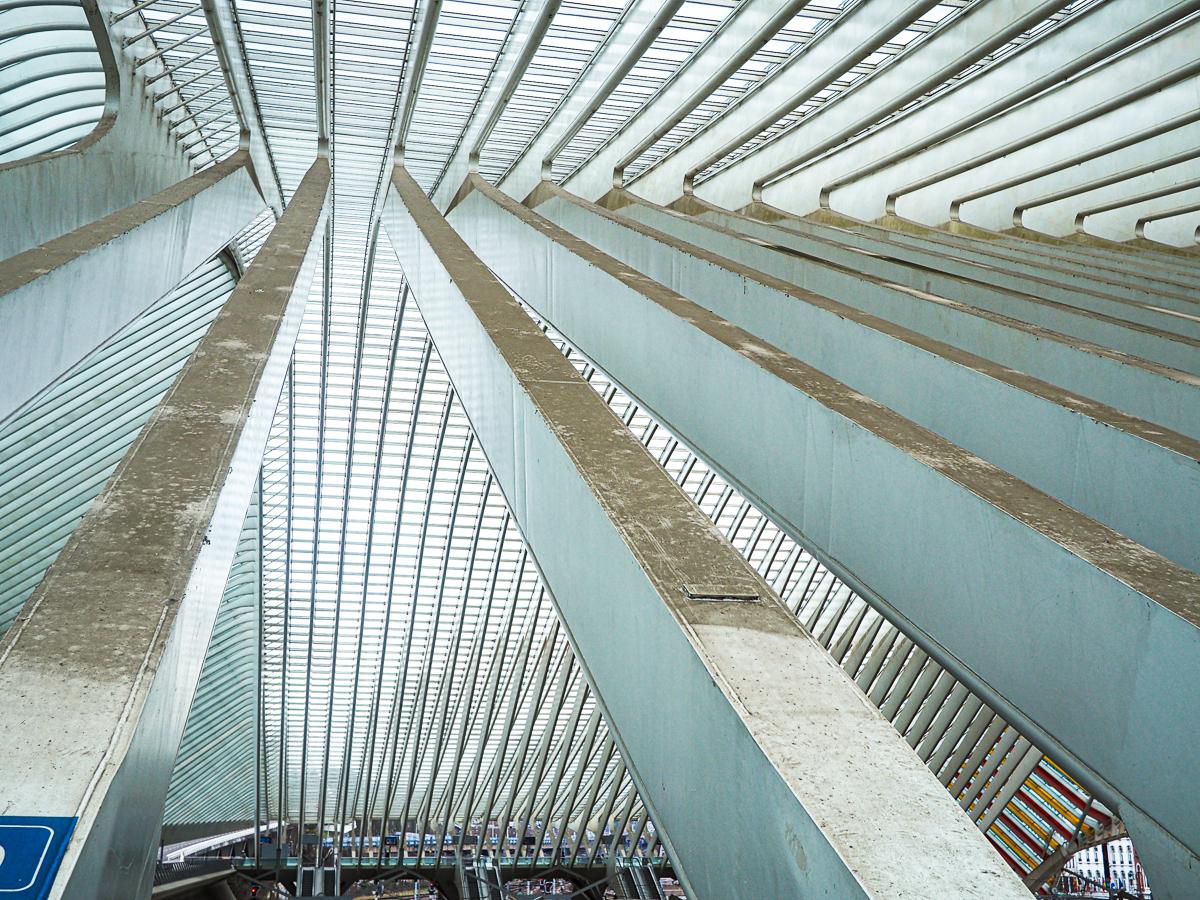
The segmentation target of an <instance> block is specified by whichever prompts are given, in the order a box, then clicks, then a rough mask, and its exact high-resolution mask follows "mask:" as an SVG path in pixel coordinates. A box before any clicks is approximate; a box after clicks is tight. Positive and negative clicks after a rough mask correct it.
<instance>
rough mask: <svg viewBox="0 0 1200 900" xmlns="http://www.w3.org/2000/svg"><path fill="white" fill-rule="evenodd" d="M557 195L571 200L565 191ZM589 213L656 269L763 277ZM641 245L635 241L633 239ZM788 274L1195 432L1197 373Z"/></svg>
mask: <svg viewBox="0 0 1200 900" xmlns="http://www.w3.org/2000/svg"><path fill="white" fill-rule="evenodd" d="M560 196H562V197H563V198H565V199H568V200H571V199H572V195H569V194H565V193H564V194H561V195H560ZM573 202H575V204H576V205H577V206H580V205H581V204H586V203H587V201H585V200H582V199H580V198H574V199H573ZM581 208H583V207H582V206H581ZM588 208H590V209H591V210H597V209H598V208H597V207H596V206H595V205H594V204H589V205H588ZM598 215H600V216H602V217H604V218H606V219H607V220H608V221H610V222H614V223H620V225H623V226H624V228H623V230H624V231H625V232H626V233H628V232H633V233H634V234H636V235H638V236H640V237H641V238H643V239H645V238H649V240H650V241H651V242H654V243H655V244H657V245H659V247H660V249H661V250H662V251H663V254H661V255H655V254H653V253H650V252H648V251H645V250H643V251H642V253H641V257H640V258H642V259H644V260H645V262H646V264H649V265H655V264H657V263H659V262H661V261H662V260H663V259H665V258H684V259H695V258H697V257H698V256H705V255H706V256H707V257H708V259H709V261H711V262H712V263H713V264H714V266H715V267H716V268H717V269H723V270H726V271H731V272H739V273H740V274H742V275H744V276H745V277H746V279H747V281H748V282H751V283H765V282H766V281H767V280H768V279H767V278H764V277H763V273H762V272H755V271H754V270H753V269H751V268H750V267H749V266H746V265H740V263H739V261H738V260H733V259H730V258H729V257H728V256H719V255H717V254H713V253H710V252H707V251H699V249H698V248H696V247H695V246H694V245H691V244H689V243H688V242H687V241H681V240H678V239H676V238H673V237H671V236H669V235H666V234H663V233H662V232H661V231H659V230H657V229H655V228H652V227H650V226H647V225H645V224H643V223H641V222H638V221H636V219H635V218H630V217H619V216H614V215H612V214H611V213H607V212H605V211H600V212H599V213H598ZM568 230H571V229H570V228H568ZM612 241H613V243H612V245H611V246H609V247H608V249H606V251H605V252H608V253H611V254H612V255H614V256H618V257H620V256H621V255H622V253H623V252H631V253H636V252H638V249H639V245H638V241H637V240H636V238H634V235H628V236H626V237H621V236H617V237H614V238H612ZM645 243H647V242H646V241H644V240H643V241H642V244H643V245H644V244H645ZM664 245H665V246H664ZM618 247H619V248H620V250H618V249H617V248H618ZM672 251H674V257H673V256H672ZM626 262H628V260H626ZM764 265H766V264H764ZM767 268H768V270H769V268H770V267H769V266H768V267H767ZM662 271H663V272H664V273H667V274H666V275H654V274H651V273H649V272H648V273H647V274H650V277H652V278H655V279H656V280H659V281H662V282H663V283H667V284H669V283H670V279H671V278H672V277H675V276H676V275H678V274H679V273H678V272H677V271H676V270H674V269H670V268H666V267H664V268H663V269H662ZM787 272H788V277H789V279H790V281H791V282H792V283H793V284H795V285H796V286H798V287H800V288H801V289H802V290H804V291H808V292H811V293H814V294H817V295H821V296H824V297H830V298H836V300H837V301H838V302H839V303H840V304H841V305H842V306H843V307H849V308H851V309H857V310H859V311H861V312H863V313H866V314H868V315H872V316H876V317H878V318H880V319H883V320H886V321H887V322H889V323H891V324H894V325H896V326H899V327H902V328H905V329H908V330H910V331H915V332H918V333H920V334H923V335H925V336H927V337H929V338H931V339H933V340H936V341H940V342H942V343H945V344H949V345H952V346H954V347H957V348H959V349H961V350H963V351H966V352H967V353H971V354H974V355H976V356H980V357H984V358H986V359H990V360H992V361H993V362H996V363H998V364H1000V365H1002V366H1007V367H1009V368H1012V369H1015V370H1017V371H1020V372H1024V373H1026V374H1028V375H1030V376H1032V377H1034V378H1039V379H1041V380H1044V381H1047V382H1050V383H1052V384H1056V385H1058V386H1060V387H1062V388H1064V389H1065V390H1068V391H1072V392H1074V393H1077V394H1080V395H1082V396H1085V397H1089V398H1091V399H1093V400H1095V401H1098V402H1100V403H1104V404H1107V405H1109V406H1113V407H1115V408H1117V409H1120V410H1121V411H1123V412H1125V413H1127V414H1129V415H1131V416H1134V417H1137V418H1140V419H1143V420H1145V421H1147V422H1153V423H1155V424H1157V425H1160V426H1165V427H1167V428H1169V429H1172V430H1174V431H1178V432H1181V433H1183V434H1186V435H1189V436H1190V437H1193V438H1200V375H1196V374H1193V373H1191V372H1185V371H1182V370H1180V369H1176V368H1172V367H1170V366H1166V365H1163V364H1161V363H1158V362H1153V361H1151V360H1147V359H1144V358H1142V357H1137V356H1132V355H1130V354H1129V353H1125V352H1121V351H1119V350H1114V349H1111V348H1110V347H1107V346H1104V345H1101V344H1099V343H1096V342H1094V341H1088V340H1084V339H1081V338H1076V337H1072V336H1071V335H1068V334H1064V333H1063V332H1061V331H1057V330H1052V329H1050V328H1048V327H1046V326H1044V325H1031V324H1028V323H1026V322H1023V321H1021V320H1019V319H1016V318H1013V317H1012V316H1011V315H1005V314H1001V313H998V312H994V311H992V310H989V309H983V308H980V307H978V306H975V305H971V304H967V303H963V302H961V301H956V300H953V299H951V298H948V297H945V296H942V295H937V294H934V293H932V292H930V291H929V290H928V289H926V288H909V287H906V286H904V285H902V284H899V283H897V282H893V281H888V280H887V279H882V278H873V277H871V276H868V275H866V274H864V273H862V272H859V271H855V270H854V269H851V268H848V267H840V266H833V265H828V264H825V263H822V262H820V261H817V260H812V259H810V260H807V261H804V263H803V264H798V263H793V264H791V265H789V266H787ZM777 275H778V273H771V274H770V276H769V277H770V278H775V280H776V286H777V287H778V288H779V289H782V290H786V287H787V285H786V284H783V285H781V284H778V278H777ZM697 299H699V298H697ZM730 299H732V298H730Z"/></svg>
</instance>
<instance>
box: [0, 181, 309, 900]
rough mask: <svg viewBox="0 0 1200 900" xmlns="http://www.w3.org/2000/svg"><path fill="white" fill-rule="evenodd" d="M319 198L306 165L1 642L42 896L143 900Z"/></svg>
mask: <svg viewBox="0 0 1200 900" xmlns="http://www.w3.org/2000/svg"><path fill="white" fill-rule="evenodd" d="M328 188H329V167H328V164H327V162H326V161H325V160H324V159H318V160H317V162H316V163H314V164H313V167H312V168H311V169H310V170H309V172H308V174H307V175H306V176H305V178H304V181H303V182H302V183H301V185H300V188H299V189H298V191H297V193H296V196H295V197H294V198H293V200H292V203H291V204H290V205H289V206H288V208H287V210H286V211H285V212H284V215H283V217H282V219H281V220H280V222H279V224H278V225H277V226H276V228H275V230H274V231H273V232H272V233H271V236H270V238H268V240H267V243H266V245H265V246H264V247H263V249H262V251H261V252H260V253H259V254H258V256H257V258H256V259H255V261H254V263H253V264H252V265H251V267H250V268H249V270H248V271H247V272H246V274H245V276H244V277H243V278H242V280H241V281H240V282H239V284H238V287H237V288H236V289H235V290H234V292H233V293H232V294H231V296H230V298H229V300H228V301H227V302H226V304H225V307H224V309H222V311H221V313H220V315H219V316H218V317H217V319H216V321H215V322H214V323H213V325H212V327H211V328H210V329H209V331H208V333H207V334H206V335H205V337H204V339H203V340H202V341H201V342H200V344H199V346H198V347H197V349H196V351H195V353H193V354H192V357H191V359H190V360H189V361H188V362H187V364H186V365H185V366H184V368H183V371H182V372H181V374H180V375H179V378H178V380H177V381H176V383H175V384H174V386H173V387H172V388H171V390H170V392H169V393H168V394H167V396H166V398H165V399H164V400H163V402H162V403H161V404H160V405H159V407H158V409H157V410H156V412H155V414H154V416H153V417H152V419H151V420H150V422H149V423H148V424H147V425H146V427H145V429H144V430H143V431H142V433H141V435H140V436H139V437H138V440H137V442H136V443H135V444H134V445H133V447H132V448H131V449H130V450H129V452H128V454H127V455H126V457H125V459H124V460H123V461H122V463H121V465H120V467H119V468H118V470H117V472H116V474H114V476H113V478H112V479H111V480H110V482H109V483H108V485H107V486H106V487H105V489H104V492H103V493H102V494H101V495H100V497H99V498H98V499H97V501H96V503H95V505H94V506H93V507H92V509H91V510H90V512H89V513H88V514H87V515H86V516H85V517H84V519H83V521H82V523H81V524H80V525H79V527H78V528H77V529H76V531H75V533H74V534H73V535H72V537H71V540H70V541H69V543H68V544H67V546H66V548H65V549H64V550H63V552H62V554H61V555H60V556H59V557H58V559H57V560H56V561H55V562H54V564H53V565H52V566H51V568H50V570H49V572H48V573H47V575H46V577H45V579H43V581H42V583H41V585H40V586H39V587H38V589H37V591H36V592H35V594H34V595H33V597H32V598H31V599H30V601H29V602H28V603H27V604H26V606H25V609H24V610H23V612H22V614H21V616H20V618H18V619H17V621H16V623H15V624H14V626H13V628H12V629H11V630H10V631H9V632H8V635H7V637H6V639H5V642H4V643H3V644H2V645H0V693H2V695H3V696H4V697H5V698H6V699H5V703H4V707H3V709H2V710H0V752H2V753H3V755H4V759H5V761H6V762H5V766H4V768H3V769H2V770H0V797H3V798H4V800H3V805H2V806H0V812H4V813H6V814H17V815H39V816H60V817H68V818H74V819H75V820H76V824H75V828H74V834H73V836H72V838H71V841H70V844H69V846H68V847H67V850H66V856H65V858H64V861H63V863H62V867H61V869H60V871H59V873H58V876H57V880H56V881H55V885H54V887H53V889H52V890H51V893H50V897H52V898H61V897H100V896H105V897H110V896H121V897H141V896H146V895H148V894H149V891H150V886H151V882H152V877H153V870H154V858H155V848H156V846H157V843H158V840H157V839H158V834H159V829H160V827H161V822H162V811H163V801H164V798H165V796H166V792H167V786H168V782H169V779H170V775H171V768H172V763H173V762H174V758H175V754H176V749H177V746H178V743H179V740H180V737H181V734H182V731H183V726H184V722H185V719H186V716H187V711H188V707H189V705H190V703H191V699H192V696H193V693H194V692H195V689H196V683H197V679H198V678H199V674H200V665H201V662H202V661H203V658H204V648H205V647H206V646H207V644H208V639H209V635H210V633H211V631H212V626H213V620H214V617H215V615H216V610H217V605H218V603H219V601H220V598H221V594H222V591H223V589H224V586H225V581H226V576H227V574H228V572H229V568H230V564H231V562H232V560H233V557H234V552H235V550H236V545H237V542H238V539H239V537H240V534H241V530H242V523H243V519H244V516H245V514H246V508H247V505H248V503H249V500H250V497H251V494H252V492H253V490H254V486H255V483H256V480H257V477H258V472H259V468H260V464H261V459H262V453H263V449H264V447H265V444H266V438H267V432H268V430H269V428H270V426H271V420H272V417H273V416H274V412H275V406H276V403H277V402H278V399H279V394H280V390H281V388H282V384H283V379H284V376H285V373H286V371H287V368H288V362H289V359H290V356H291V351H292V346H293V344H294V342H295V338H296V333H297V331H298V329H299V326H300V319H301V317H302V316H303V312H304V300H305V299H306V297H307V292H308V287H309V283H310V281H311V278H312V273H313V270H314V268H315V265H316V260H317V255H318V253H319V245H318V244H316V243H315V242H314V241H313V237H314V235H317V234H319V233H320V231H321V225H322V223H323V220H324V217H325V200H326V197H327V194H328ZM67 660H69V662H70V665H69V666H68V667H66V668H64V662H65V661H67ZM64 704H65V706H64ZM48 710H62V712H63V715H62V717H61V718H60V717H58V716H54V715H47V711H48ZM64 721H69V723H70V727H69V728H64V727H63V722H64Z"/></svg>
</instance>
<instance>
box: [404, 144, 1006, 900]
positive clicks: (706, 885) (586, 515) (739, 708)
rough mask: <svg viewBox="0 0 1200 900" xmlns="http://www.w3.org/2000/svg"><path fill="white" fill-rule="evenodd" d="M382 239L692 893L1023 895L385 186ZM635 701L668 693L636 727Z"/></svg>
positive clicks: (635, 445)
mask: <svg viewBox="0 0 1200 900" xmlns="http://www.w3.org/2000/svg"><path fill="white" fill-rule="evenodd" d="M384 222H385V225H386V227H387V231H388V234H389V236H390V238H391V239H392V241H393V244H394V245H395V247H396V251H397V254H398V255H399V257H400V259H401V262H402V265H403V266H404V269H405V274H406V277H407V278H408V280H409V283H410V284H412V286H413V291H414V294H415V295H416V297H417V301H418V305H419V306H420V308H421V311H422V314H423V315H424V317H425V320H426V323H427V325H428V327H429V330H430V333H431V335H432V336H433V339H434V342H435V344H436V345H437V348H438V351H439V353H440V355H441V357H442V360H443V362H444V363H445V365H446V368H447V370H448V371H449V372H450V374H451V377H452V378H453V380H454V382H455V386H456V389H457V391H458V393H459V396H460V398H461V400H462V403H463V406H464V408H465V409H466V411H467V414H468V416H469V417H470V418H471V421H472V425H473V426H474V428H475V432H476V434H477V435H478V437H479V440H480V443H481V444H482V446H483V447H484V449H485V450H486V452H487V453H488V458H489V460H490V462H491V465H492V469H493V471H494V473H495V476H496V480H497V484H498V485H499V486H500V487H501V488H502V490H503V491H504V494H505V496H506V498H507V500H508V503H509V506H510V508H511V509H512V510H513V514H514V516H515V517H516V519H517V521H518V523H519V524H520V526H521V530H522V532H523V534H524V536H525V538H526V540H527V541H528V542H529V544H530V547H531V548H532V551H533V553H534V555H535V556H536V558H537V560H538V563H539V567H540V569H541V572H542V575H543V577H544V579H545V581H546V584H547V585H548V587H549V588H550V589H551V590H552V591H553V592H554V597H555V601H556V605H557V606H558V608H559V611H560V613H561V615H562V617H563V621H564V623H565V624H566V625H567V629H568V632H569V634H570V636H571V639H572V643H573V645H574V648H575V650H576V655H577V657H578V659H579V661H580V663H581V665H582V666H583V668H584V670H585V672H587V673H588V675H589V680H590V682H591V683H592V684H593V685H594V686H595V687H596V689H597V696H598V699H599V700H600V701H601V703H602V706H603V707H604V709H605V710H606V712H607V718H608V721H609V722H610V723H611V725H612V727H613V730H614V733H615V735H616V736H617V738H618V743H619V745H620V746H621V749H622V756H623V758H624V760H625V762H626V763H627V764H628V765H629V766H630V767H631V772H632V773H633V774H634V783H635V784H636V785H637V787H638V789H639V791H640V793H641V795H642V796H643V798H644V799H645V801H646V803H647V804H648V806H649V807H650V809H651V811H652V814H653V817H654V821H655V823H656V824H658V825H660V826H661V827H662V829H663V831H664V833H665V837H664V840H665V841H666V842H667V844H668V846H669V847H670V849H671V855H672V859H673V860H675V861H676V862H677V864H678V865H679V866H680V867H681V869H682V872H681V874H682V875H683V880H684V882H685V884H686V885H687V889H688V892H689V894H690V895H692V896H698V897H704V896H730V895H731V894H733V893H739V894H744V895H747V896H764V897H784V896H796V895H797V894H806V893H808V892H817V891H825V892H828V893H832V894H834V895H836V896H839V897H868V896H902V895H905V894H912V895H913V896H918V895H920V894H921V893H922V892H923V891H926V890H927V887H928V885H929V884H930V883H931V881H932V883H935V884H938V885H941V886H942V887H943V888H944V889H945V890H946V891H947V892H949V893H952V894H953V895H954V896H957V897H989V898H994V897H1007V896H1011V897H1018V896H1023V894H1022V892H1023V890H1024V889H1023V887H1021V886H1020V885H1019V883H1018V882H1016V881H1015V879H1014V878H1013V876H1012V875H1011V873H1009V872H1007V871H1004V870H1003V866H1002V863H1000V861H999V860H998V859H996V858H995V856H994V854H993V853H992V851H991V850H990V848H988V846H987V844H986V842H985V841H984V839H983V838H982V836H981V835H980V834H979V833H978V832H977V831H975V830H974V828H973V827H972V826H971V824H970V821H969V820H968V819H966V818H965V817H963V816H961V814H960V813H959V812H958V811H957V810H956V809H955V808H954V805H953V803H952V802H951V801H950V800H949V798H948V797H947V796H946V795H945V792H944V789H943V788H942V787H941V786H940V785H939V784H938V783H937V781H936V779H934V778H933V777H932V776H931V775H930V774H929V772H928V771H927V770H926V769H925V768H924V767H923V766H922V765H921V763H920V761H919V760H918V759H917V758H916V756H915V755H914V754H913V753H912V752H911V749H910V748H908V747H907V745H906V744H904V742H903V740H902V739H901V738H899V737H898V735H896V733H895V731H894V730H892V728H891V726H890V725H889V724H888V723H887V722H886V721H885V720H884V719H883V718H882V717H880V716H879V715H878V714H877V713H876V712H875V711H874V710H873V709H871V708H870V706H869V704H868V702H867V701H866V698H865V697H863V696H862V694H861V693H859V692H858V691H857V690H856V689H855V688H854V687H853V685H852V684H851V682H850V681H849V679H848V678H847V677H846V676H845V675H844V674H843V673H841V672H840V671H838V670H837V667H836V666H835V665H834V664H833V663H832V661H831V660H830V659H829V658H828V657H827V656H826V655H825V653H824V651H822V650H821V648H820V647H819V646H818V645H816V644H815V643H814V642H813V641H812V640H811V639H810V638H809V637H808V636H807V635H806V634H805V633H804V632H803V630H802V629H801V628H800V626H799V624H798V623H797V622H796V621H795V619H794V618H793V617H792V616H791V614H790V613H789V612H788V611H787V609H786V608H785V607H784V606H783V605H782V603H780V601H779V600H778V598H777V597H776V595H775V594H774V593H773V592H772V591H771V589H770V588H769V587H768V586H767V584H766V583H765V582H764V581H762V579H761V578H759V577H758V576H757V575H756V574H755V573H754V571H753V570H752V569H751V568H750V567H749V566H748V565H747V564H746V563H745V562H744V560H742V559H741V558H740V557H739V556H738V555H737V553H736V551H734V550H733V548H732V547H731V546H730V545H729V544H728V542H727V541H725V540H724V539H723V538H721V537H720V535H719V534H718V533H717V532H716V531H715V530H714V529H713V527H712V526H711V524H710V523H709V522H708V520H707V519H706V518H705V517H704V515H703V514H702V513H701V512H700V511H699V510H698V509H697V508H696V507H695V506H694V505H692V504H691V503H690V502H689V501H688V500H687V499H686V497H685V495H684V494H683V493H682V492H681V491H680V489H679V488H678V486H677V485H676V484H675V483H674V482H673V481H672V480H671V479H670V477H669V476H667V475H666V474H665V473H664V472H663V471H662V469H661V468H660V467H659V466H658V465H657V463H656V462H655V461H654V459H653V458H652V457H650V456H649V455H648V454H647V453H646V451H645V450H644V448H643V447H642V446H641V445H640V443H639V442H638V441H637V440H636V438H634V437H633V436H632V435H631V434H630V433H629V432H628V431H627V430H626V429H625V428H624V427H622V426H621V424H620V422H619V421H618V420H617V419H615V418H614V417H613V415H612V413H611V411H610V410H609V409H608V408H607V406H606V405H605V404H604V402H603V401H602V400H601V398H599V397H598V396H597V395H596V394H595V392H594V391H593V390H592V389H591V388H590V387H589V386H588V384H587V383H586V382H585V381H584V380H583V379H582V378H581V377H580V376H579V375H578V374H577V373H576V372H575V370H574V368H573V367H572V366H571V364H570V363H569V362H568V361H567V360H566V359H565V357H563V355H562V354H561V353H560V352H559V351H558V350H557V349H556V348H555V346H554V344H553V343H552V342H551V341H550V340H549V339H548V338H547V337H546V336H545V335H544V334H542V332H541V331H540V329H538V328H537V326H536V325H535V324H534V323H533V322H532V321H531V320H530V318H529V317H528V315H527V314H526V313H525V312H524V311H523V310H522V309H521V308H520V306H519V305H518V304H517V302H516V301H515V300H514V299H513V298H512V297H511V295H509V294H508V293H507V291H506V290H505V289H504V288H503V287H502V286H501V285H500V283H499V282H498V281H497V280H496V279H495V277H494V276H492V275H491V273H490V272H488V270H487V269H486V268H485V267H484V266H483V264H482V263H481V262H480V260H479V259H478V258H477V257H475V255H474V254H473V253H472V252H471V250H470V249H469V248H468V247H467V245H466V244H465V243H464V242H463V241H462V239H461V238H460V237H459V236H458V235H457V234H456V233H455V232H454V231H453V229H451V228H450V226H449V225H448V224H447V223H446V221H445V220H444V219H442V217H441V216H440V215H439V214H438V213H437V211H436V209H435V208H434V207H433V206H432V204H431V203H430V202H429V201H428V199H427V198H426V197H425V196H424V194H423V193H422V192H421V190H420V188H419V187H418V186H417V185H416V183H415V182H414V181H413V180H412V178H411V177H410V176H409V175H408V173H407V172H405V171H404V170H403V168H401V167H397V169H396V170H395V172H394V174H393V177H392V192H391V193H390V194H389V197H388V201H387V206H386V211H385V216H384ZM533 468H536V472H537V477H536V478H534V477H530V474H531V469H533ZM564 522H570V525H571V527H570V528H564V527H563V523H564ZM580 548H586V553H581V552H580ZM705 598H716V599H705ZM647 681H654V682H655V683H657V684H660V685H662V689H663V691H664V692H666V695H667V696H665V697H664V702H663V703H661V704H656V705H655V707H654V709H652V710H651V709H648V708H647V707H646V704H645V703H644V702H643V701H642V692H641V690H640V687H641V686H642V685H644V684H645V683H647ZM685 746H686V747H693V748H696V747H703V748H705V751H706V752H704V753H686V754H682V753H680V752H679V747H685ZM698 786H703V790H697V787H698ZM718 821H721V822H725V823H726V824H727V826H728V827H727V828H723V829H715V828H713V827H712V823H713V822H718ZM764 821H771V822H772V827H771V828H763V827H762V823H763V822H764ZM934 835H936V842H937V847H936V850H935V847H934V845H933V843H931V842H932V841H933V840H935V838H934V837H933V836H934ZM731 836H732V837H731ZM897 859H920V860H921V865H920V866H900V867H898V866H897V865H896V860H897ZM730 860H735V861H736V863H735V864H734V865H730Z"/></svg>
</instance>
